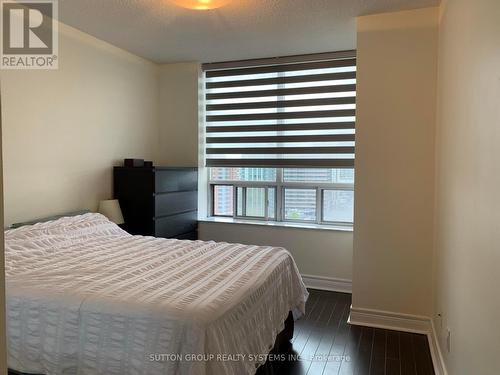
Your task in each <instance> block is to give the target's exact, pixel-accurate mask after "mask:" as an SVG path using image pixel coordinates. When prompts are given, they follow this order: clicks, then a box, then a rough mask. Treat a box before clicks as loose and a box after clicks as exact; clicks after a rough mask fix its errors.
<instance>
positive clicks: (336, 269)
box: [199, 222, 352, 282]
mask: <svg viewBox="0 0 500 375" xmlns="http://www.w3.org/2000/svg"><path fill="white" fill-rule="evenodd" d="M199 236H200V239H202V240H214V241H225V242H235V243H243V244H255V245H270V246H279V247H284V248H286V249H287V250H289V251H290V253H291V254H292V255H293V258H294V259H295V262H296V263H297V266H298V268H299V271H300V273H301V274H302V275H311V276H319V277H324V278H329V279H340V280H346V281H348V282H350V281H351V279H352V272H351V271H352V232H349V231H330V230H316V229H299V228H283V227H273V226H263V225H256V224H233V223H229V224H226V223H212V222H200V224H199Z"/></svg>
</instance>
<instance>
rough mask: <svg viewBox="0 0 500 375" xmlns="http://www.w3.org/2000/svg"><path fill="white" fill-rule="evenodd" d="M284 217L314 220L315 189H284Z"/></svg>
mask: <svg viewBox="0 0 500 375" xmlns="http://www.w3.org/2000/svg"><path fill="white" fill-rule="evenodd" d="M285 219H287V220H308V221H315V220H316V190H315V189H285Z"/></svg>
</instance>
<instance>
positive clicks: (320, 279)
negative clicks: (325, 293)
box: [302, 275, 352, 293]
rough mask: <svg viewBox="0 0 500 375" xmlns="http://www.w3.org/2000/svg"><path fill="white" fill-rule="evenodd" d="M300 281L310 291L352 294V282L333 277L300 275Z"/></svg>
mask: <svg viewBox="0 0 500 375" xmlns="http://www.w3.org/2000/svg"><path fill="white" fill-rule="evenodd" d="M302 281H304V284H305V286H306V287H308V288H311V289H320V290H329V291H332V292H342V293H352V281H351V280H347V279H336V278H333V277H324V276H313V275H302Z"/></svg>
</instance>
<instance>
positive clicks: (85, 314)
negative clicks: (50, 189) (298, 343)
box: [5, 214, 307, 375]
mask: <svg viewBox="0 0 500 375" xmlns="http://www.w3.org/2000/svg"><path fill="white" fill-rule="evenodd" d="M5 241H6V253H5V257H6V275H7V290H6V293H7V336H8V365H9V367H10V368H13V369H15V370H18V371H23V372H30V373H43V374H46V375H59V374H103V375H113V374H117V375H118V374H119V375H124V374H137V375H147V374H162V375H167V374H180V375H184V374H195V375H198V374H200V375H203V374H207V375H208V374H213V375H219V374H231V375H232V374H236V375H240V374H241V375H243V374H253V373H255V370H256V368H257V367H258V365H259V364H261V363H263V361H265V357H264V356H263V355H264V354H265V353H267V352H268V351H269V349H270V348H271V347H272V346H273V343H274V340H275V337H276V335H277V334H278V333H279V332H280V331H281V330H282V329H283V322H284V320H285V318H286V317H287V315H288V312H289V311H290V310H294V311H295V312H297V313H301V312H302V313H303V311H304V304H305V301H306V299H307V291H306V289H305V287H304V285H303V283H302V281H301V278H300V275H299V273H298V271H297V267H296V265H295V263H294V261H293V259H292V257H291V255H290V254H289V253H288V252H287V251H286V250H285V249H282V248H274V247H262V246H248V245H239V244H228V243H215V242H203V241H178V240H169V239H160V238H153V237H142V236H132V235H129V234H128V233H126V232H124V231H123V230H121V229H120V228H119V227H118V226H116V225H115V224H113V223H111V222H110V221H108V220H107V219H106V218H105V217H104V216H102V215H99V214H86V215H81V216H75V217H65V218H62V219H58V220H55V221H52V222H48V223H39V224H35V225H31V226H26V227H21V228H19V229H13V230H7V231H6V232H5Z"/></svg>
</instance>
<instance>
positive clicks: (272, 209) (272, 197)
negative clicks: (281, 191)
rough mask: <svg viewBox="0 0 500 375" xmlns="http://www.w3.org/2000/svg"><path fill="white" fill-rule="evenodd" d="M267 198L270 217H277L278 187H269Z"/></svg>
mask: <svg viewBox="0 0 500 375" xmlns="http://www.w3.org/2000/svg"><path fill="white" fill-rule="evenodd" d="M267 200H268V208H267V216H268V217H269V219H276V189H275V188H268V189H267Z"/></svg>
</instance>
